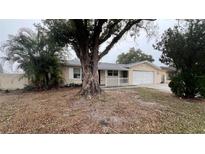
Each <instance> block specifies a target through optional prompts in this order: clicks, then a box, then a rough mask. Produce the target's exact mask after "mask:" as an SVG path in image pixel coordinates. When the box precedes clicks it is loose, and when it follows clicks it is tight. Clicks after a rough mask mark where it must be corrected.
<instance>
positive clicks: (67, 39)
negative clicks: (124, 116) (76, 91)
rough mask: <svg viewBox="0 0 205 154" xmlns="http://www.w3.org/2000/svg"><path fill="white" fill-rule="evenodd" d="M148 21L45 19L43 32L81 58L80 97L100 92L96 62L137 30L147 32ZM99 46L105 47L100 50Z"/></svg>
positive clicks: (136, 32)
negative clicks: (127, 35) (122, 39)
mask: <svg viewBox="0 0 205 154" xmlns="http://www.w3.org/2000/svg"><path fill="white" fill-rule="evenodd" d="M150 21H153V20H149V19H144V20H143V19H136V20H128V19H127V20H121V19H115V20H107V19H73V20H65V19H63V20H54V19H53V20H51V19H50V20H44V21H43V23H44V24H43V26H42V28H44V30H47V32H48V34H49V35H50V37H53V38H55V40H56V41H57V42H58V43H59V44H60V45H62V46H65V45H70V46H71V47H72V49H73V50H74V51H75V53H76V55H77V57H78V58H79V59H80V62H81V65H82V73H83V83H82V89H81V94H82V95H95V94H98V93H100V92H101V89H100V86H99V77H98V62H99V61H100V59H101V58H102V57H103V56H105V55H106V54H107V53H108V52H109V51H110V49H111V48H112V47H113V46H114V45H115V44H116V43H117V42H118V41H119V40H120V39H121V38H122V37H123V36H124V35H125V34H126V33H127V32H130V34H131V35H134V36H137V34H139V33H138V32H139V31H140V29H145V30H147V29H149V28H148V27H150V26H148V25H150V24H149V23H150ZM102 44H106V45H105V46H104V48H102Z"/></svg>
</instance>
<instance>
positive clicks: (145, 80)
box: [133, 71, 154, 85]
mask: <svg viewBox="0 0 205 154" xmlns="http://www.w3.org/2000/svg"><path fill="white" fill-rule="evenodd" d="M152 83H154V72H151V71H133V84H134V85H137V84H152Z"/></svg>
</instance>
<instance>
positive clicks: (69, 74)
mask: <svg viewBox="0 0 205 154" xmlns="http://www.w3.org/2000/svg"><path fill="white" fill-rule="evenodd" d="M73 68H74V67H68V66H63V67H62V77H63V78H64V84H65V85H66V84H70V83H75V84H81V83H82V69H81V68H80V67H77V68H80V71H81V77H80V79H74V78H73Z"/></svg>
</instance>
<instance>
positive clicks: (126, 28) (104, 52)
mask: <svg viewBox="0 0 205 154" xmlns="http://www.w3.org/2000/svg"><path fill="white" fill-rule="evenodd" d="M141 21H142V19H138V20H133V21H129V22H128V23H127V24H126V26H125V27H124V28H123V29H122V30H121V32H119V34H118V35H117V36H115V37H114V38H113V39H112V41H111V43H110V44H109V45H108V46H107V47H106V48H105V50H104V51H103V52H101V53H100V55H99V58H100V59H101V58H102V57H103V56H104V55H106V54H107V53H108V52H109V50H110V49H111V48H112V47H113V46H114V45H115V43H117V42H118V41H119V40H120V39H121V38H122V36H123V35H124V34H125V33H126V32H127V31H128V30H130V28H131V27H132V26H133V25H135V24H138V23H140V22H141Z"/></svg>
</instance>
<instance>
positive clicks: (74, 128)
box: [0, 88, 205, 133]
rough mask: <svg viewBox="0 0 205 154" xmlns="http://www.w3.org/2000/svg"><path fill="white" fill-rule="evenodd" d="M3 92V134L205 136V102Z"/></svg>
mask: <svg viewBox="0 0 205 154" xmlns="http://www.w3.org/2000/svg"><path fill="white" fill-rule="evenodd" d="M78 91H79V89H78V88H62V89H59V90H50V91H43V92H21V91H16V92H10V93H4V92H0V133H205V100H199V99H196V100H182V99H179V98H177V97H175V96H173V95H172V94H169V93H163V92H159V91H156V90H153V89H148V88H136V89H120V90H110V91H108V90H106V91H105V92H104V93H103V94H102V95H101V96H99V97H96V98H93V99H85V98H82V97H79V96H78V95H77V93H78Z"/></svg>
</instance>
